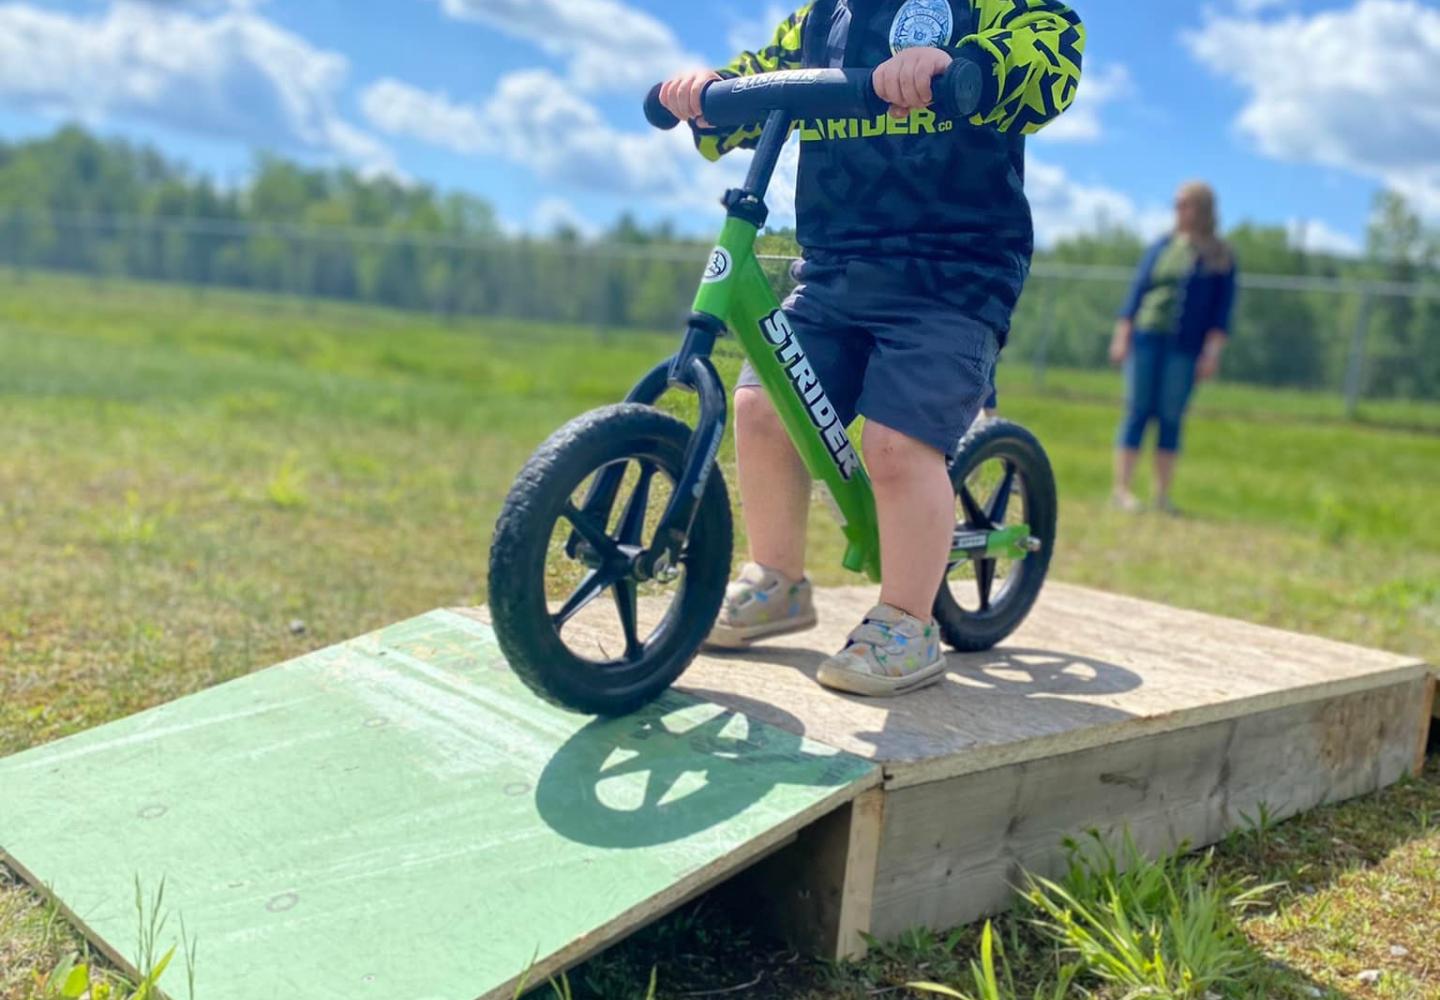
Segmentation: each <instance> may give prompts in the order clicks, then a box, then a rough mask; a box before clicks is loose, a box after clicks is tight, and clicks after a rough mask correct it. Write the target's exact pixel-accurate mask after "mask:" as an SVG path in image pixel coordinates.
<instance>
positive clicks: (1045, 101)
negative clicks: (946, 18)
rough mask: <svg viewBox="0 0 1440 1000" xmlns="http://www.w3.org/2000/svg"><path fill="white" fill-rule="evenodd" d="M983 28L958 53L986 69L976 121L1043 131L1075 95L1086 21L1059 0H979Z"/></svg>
mask: <svg viewBox="0 0 1440 1000" xmlns="http://www.w3.org/2000/svg"><path fill="white" fill-rule="evenodd" d="M976 2H977V5H978V7H979V10H980V30H979V31H978V32H976V33H975V34H973V35H969V36H967V37H965V38H962V39H961V40H960V43H959V45H958V46H957V48H958V50H959V53H960V54H961V55H963V56H966V57H968V58H970V59H973V60H974V61H975V62H977V63H979V64H980V66H981V69H982V70H983V71H984V72H985V80H986V82H985V92H984V94H983V95H982V97H981V99H980V110H979V111H978V112H976V114H975V115H974V116H973V117H972V118H971V119H970V123H971V124H972V125H980V126H989V127H991V128H995V129H998V130H999V131H1001V132H1011V131H1019V132H1020V133H1022V134H1024V135H1030V134H1032V133H1035V132H1038V131H1040V130H1041V129H1042V128H1044V127H1045V126H1046V125H1048V124H1049V123H1050V122H1052V121H1054V120H1055V119H1056V118H1057V117H1059V115H1060V113H1061V112H1062V111H1064V110H1065V109H1066V108H1068V107H1069V106H1070V105H1071V103H1072V102H1073V101H1074V100H1075V94H1076V92H1077V91H1078V89H1079V87H1080V63H1081V57H1082V55H1083V54H1084V52H1085V26H1084V25H1083V24H1082V23H1081V22H1080V17H1079V15H1077V14H1076V13H1075V11H1073V10H1072V9H1070V7H1068V6H1067V5H1065V4H1063V3H1060V2H1059V0H976Z"/></svg>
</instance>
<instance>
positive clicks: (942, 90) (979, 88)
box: [933, 58, 985, 118]
mask: <svg viewBox="0 0 1440 1000" xmlns="http://www.w3.org/2000/svg"><path fill="white" fill-rule="evenodd" d="M984 92H985V77H984V75H983V71H982V70H981V69H980V66H979V64H978V63H974V62H971V61H970V60H969V59H965V58H959V59H956V60H955V61H954V62H952V63H951V64H950V67H949V68H948V69H946V70H945V72H944V73H943V74H941V75H940V77H939V78H938V79H936V81H935V86H934V96H935V103H934V105H933V107H934V109H935V114H936V115H938V116H939V117H941V118H969V117H970V116H971V115H973V114H974V113H975V112H976V111H978V110H979V109H980V97H981V95H982V94H983V93H984Z"/></svg>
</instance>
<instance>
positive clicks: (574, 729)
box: [0, 611, 878, 1000]
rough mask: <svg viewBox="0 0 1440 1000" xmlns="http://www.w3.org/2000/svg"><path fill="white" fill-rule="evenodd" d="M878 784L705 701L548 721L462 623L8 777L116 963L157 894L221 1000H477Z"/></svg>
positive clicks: (4, 795)
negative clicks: (611, 716) (141, 897)
mask: <svg viewBox="0 0 1440 1000" xmlns="http://www.w3.org/2000/svg"><path fill="white" fill-rule="evenodd" d="M732 704H740V703H739V702H738V701H735V700H733V699H732ZM877 782H878V774H877V773H876V769H875V768H874V767H873V765H871V764H868V763H866V762H864V761H862V760H859V759H856V758H854V757H852V756H849V755H845V754H842V753H838V752H836V751H834V750H831V749H829V748H825V747H821V746H819V745H817V744H815V743H813V742H810V741H808V740H805V739H802V738H800V737H798V736H796V735H795V734H794V733H793V732H791V731H788V730H783V729H777V728H775V727H772V726H769V725H767V724H765V723H762V722H758V721H755V720H754V719H752V718H751V717H749V716H748V715H747V714H746V713H745V712H744V711H743V710H739V711H737V710H732V709H727V708H720V707H718V706H715V705H710V704H706V703H704V702H701V701H697V699H695V698H694V697H693V696H691V695H686V694H680V693H676V692H672V693H670V694H669V695H667V696H666V698H665V699H663V700H662V701H661V702H659V703H658V704H657V705H655V706H652V707H651V708H650V709H648V710H646V711H645V712H642V713H640V714H639V715H636V716H632V717H630V718H627V719H623V720H618V721H614V722H595V721H593V720H591V719H589V718H585V717H581V716H576V715H571V714H567V713H565V712H561V711H558V710H555V709H552V708H550V707H549V706H546V705H544V704H542V703H541V702H539V701H538V700H537V699H535V698H534V697H532V696H531V695H530V693H529V692H528V691H526V690H525V689H524V688H523V687H522V686H521V685H520V684H519V682H518V681H517V680H516V679H515V678H514V677H513V675H512V674H511V672H510V671H509V669H508V668H507V667H506V665H505V663H504V661H503V659H502V658H501V657H500V655H499V652H498V649H497V647H496V645H495V643H494V637H493V634H491V633H490V631H489V628H488V626H485V625H482V624H479V623H477V622H475V621H474V620H473V619H470V618H465V617H462V616H460V615H456V614H453V613H451V612H445V611H441V612H433V613H431V614H429V615H425V616H423V617H421V618H417V619H413V620H411V621H408V622H404V623H401V624H399V625H396V626H392V627H390V628H387V629H384V630H382V631H380V632H378V633H375V634H372V635H369V636H365V637H363V638H360V639H357V640H354V641H351V642H347V643H344V644H341V645H339V646H334V647H330V648H328V649H324V650H321V651H319V652H316V653H313V654H311V655H308V656H305V657H302V658H300V659H298V660H295V661H291V662H289V663H286V664H282V665H281V666H278V667H275V668H272V669H270V670H265V671H262V672H260V673H257V674H254V675H251V676H249V677H246V678H244V679H241V680H238V681H235V682H233V683H230V684H226V685H222V686H220V687H217V688H213V689H211V690H209V691H205V692H202V693H200V694H197V695H194V696H191V697H188V698H185V699H182V700H180V701H177V702H174V703H172V704H170V705H166V706H163V707H161V708H157V709H154V710H152V711H149V712H145V713H142V714H140V715H137V716H134V717H132V718H129V719H125V720H122V721H119V722H116V723H113V724H110V725H107V726H103V727H100V728H98V729H95V730H91V731H90V732H87V733H83V734H80V735H78V736H75V737H72V738H70V739H66V740H62V741H59V742H57V743H53V744H50V745H48V746H43V747H39V748H36V749H34V750H31V751H28V752H25V753H22V754H19V755H16V756H14V757H11V758H8V759H6V760H3V761H0V853H3V855H5V856H6V857H7V858H8V859H10V860H11V862H12V863H13V864H14V865H15V867H16V868H17V869H18V870H20V871H21V872H22V874H24V875H25V877H26V878H28V879H30V880H32V882H34V883H35V884H36V885H37V886H39V885H43V886H48V887H49V889H50V890H51V891H53V893H54V895H55V897H56V898H58V899H59V900H60V901H61V902H62V903H63V904H64V906H65V907H66V908H67V909H68V910H69V911H70V912H72V913H73V914H74V915H75V916H76V917H77V918H78V919H79V920H80V921H81V923H82V924H83V926H84V927H85V929H86V931H87V933H89V934H91V935H92V936H94V937H95V938H97V939H99V940H100V941H102V942H103V943H104V945H105V948H106V950H107V951H108V952H110V953H111V954H112V955H116V956H118V958H119V959H120V960H121V961H128V962H133V960H134V958H135V957H136V953H137V950H138V949H137V932H136V915H135V911H134V893H135V880H136V878H137V877H138V878H139V879H140V882H141V884H142V886H143V887H144V889H145V891H146V893H147V894H148V893H150V892H153V891H154V890H155V888H157V887H158V886H159V884H160V880H161V879H162V878H163V879H164V884H165V897H164V898H165V911H166V913H167V914H168V917H169V925H168V930H167V935H170V934H173V933H174V932H176V931H178V929H179V921H180V920H181V919H182V918H183V920H184V923H185V927H186V928H187V930H188V931H189V933H190V934H191V935H192V936H193V937H195V938H196V939H198V942H199V955H198V965H197V974H198V978H197V983H196V995H197V996H201V997H205V998H207V1000H229V998H235V1000H240V998H244V1000H265V998H271V997H276V998H282V997H283V998H285V1000H303V998H307V997H315V998H321V997H323V998H327V1000H328V998H331V997H336V996H346V997H376V998H387V1000H388V998H393V997H402V996H403V997H406V998H408V1000H420V998H445V1000H469V998H474V997H477V996H508V995H509V991H510V990H511V989H513V987H511V986H510V985H509V984H511V982H512V981H513V980H514V979H515V978H516V977H517V976H518V975H519V974H520V973H522V971H523V970H525V969H526V967H527V966H529V965H530V964H531V962H532V960H535V961H536V969H535V974H536V975H538V976H540V977H542V978H543V976H544V975H546V974H547V973H549V972H551V971H554V970H555V969H557V968H559V967H561V966H563V965H566V964H568V963H570V962H572V961H575V960H578V959H579V958H581V957H583V956H584V955H585V954H588V953H589V952H591V951H593V950H595V949H597V948H598V947H600V946H602V945H604V944H606V943H608V942H609V941H611V940H614V939H615V938H617V937H618V936H621V935H622V934H624V933H626V932H628V931H629V930H632V929H633V928H635V927H637V926H639V925H641V924H643V923H645V922H647V921H648V920H649V919H650V918H652V917H653V916H655V915H657V914H658V913H660V912H663V911H664V910H665V909H667V908H669V907H671V906H673V905H675V904H677V903H678V902H680V901H682V900H683V899H684V898H686V897H688V896H689V895H693V894H694V893H695V892H698V891H700V890H701V889H702V888H704V887H706V886H708V885H709V884H711V883H712V882H713V881H715V880H717V879H719V878H721V877H723V876H725V875H726V874H728V873H730V872H732V871H734V870H736V869H737V868H739V867H743V866H744V865H745V864H747V863H748V862H749V861H750V860H753V859H754V858H756V857H758V856H759V855H761V854H763V853H765V852H767V851H769V850H770V849H772V848H773V847H775V846H777V845H779V844H781V843H783V842H784V841H785V840H786V839H788V838H789V837H791V836H792V835H793V834H794V833H795V831H797V830H798V829H800V828H801V827H802V826H803V825H805V824H806V823H809V822H811V821H813V820H814V819H816V818H818V817H820V816H822V815H824V814H826V813H827V812H829V811H830V810H832V809H834V808H837V807H839V806H840V805H841V804H843V802H844V801H846V800H848V799H849V798H853V797H854V796H855V795H856V794H858V793H859V792H860V791H861V790H863V789H864V788H866V787H873V786H874V785H875V784H876V783H877ZM180 964H181V963H179V962H177V963H176V964H175V966H174V969H173V971H171V972H169V973H167V975H166V977H165V980H164V983H165V984H166V985H167V986H168V987H169V989H170V991H171V992H172V994H174V995H177V996H178V995H183V994H184V978H185V973H184V970H183V969H182V968H180Z"/></svg>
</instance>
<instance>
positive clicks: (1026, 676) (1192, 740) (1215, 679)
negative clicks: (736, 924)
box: [680, 584, 1434, 956]
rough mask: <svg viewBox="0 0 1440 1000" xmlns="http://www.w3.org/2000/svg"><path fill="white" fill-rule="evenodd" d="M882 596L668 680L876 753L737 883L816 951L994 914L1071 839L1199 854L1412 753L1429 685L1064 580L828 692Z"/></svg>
mask: <svg viewBox="0 0 1440 1000" xmlns="http://www.w3.org/2000/svg"><path fill="white" fill-rule="evenodd" d="M874 600H875V594H874V592H873V591H872V590H869V589H865V588H856V589H847V590H834V591H828V592H825V593H822V594H821V595H820V597H819V609H820V615H821V620H822V627H821V629H820V630H819V631H816V632H812V633H809V634H807V635H803V636H798V637H792V638H789V639H786V640H780V641H778V642H776V643H775V644H774V645H771V646H767V647H766V648H763V649H756V650H752V651H750V652H747V653H745V654H743V655H737V656H724V657H718V656H704V657H702V658H701V659H700V660H698V661H697V662H696V663H695V665H694V666H692V668H691V669H690V671H689V672H688V673H687V674H686V675H685V677H684V678H683V679H682V684H681V685H680V686H681V687H682V688H684V689H687V690H689V691H691V692H693V693H695V694H698V695H699V696H701V697H703V698H706V699H709V700H711V701H714V702H717V703H719V704H722V705H730V706H733V707H735V708H737V709H739V710H742V711H744V712H746V713H750V714H752V715H756V716H758V717H759V718H762V719H764V720H765V721H767V722H769V723H771V724H773V725H776V726H779V727H782V728H786V729H789V730H791V731H792V732H794V733H796V734H797V735H803V736H805V737H807V738H809V739H812V740H816V741H819V742H820V743H823V744H827V745H829V746H831V747H835V748H838V749H842V750H846V751H848V752H850V753H852V754H855V755H858V756H860V757H863V758H866V759H869V760H871V761H874V762H876V763H877V764H878V765H880V767H881V769H882V772H883V776H884V780H883V784H882V786H881V787H880V788H878V789H875V790H872V791H870V792H866V793H864V794H862V795H861V796H860V797H859V798H858V799H856V800H855V801H854V802H853V803H851V804H849V805H847V806H845V807H843V808H842V809H841V810H840V812H838V813H836V814H834V815H832V816H830V817H828V818H827V819H826V820H824V821H822V822H820V823H817V824H815V825H814V826H812V827H811V828H809V829H808V830H807V831H805V832H803V833H802V834H801V835H800V837H799V838H798V839H797V840H796V841H795V842H794V843H793V844H791V845H790V846H789V847H787V848H785V849H784V850H782V851H781V852H779V853H778V854H775V855H773V856H772V857H771V858H770V859H768V860H767V861H766V862H764V863H762V864H761V865H760V866H759V867H758V868H756V869H755V870H753V872H752V873H751V875H750V876H749V877H748V881H747V882H746V883H745V888H746V890H747V891H752V892H763V893H766V894H769V895H771V896H772V897H774V899H775V902H776V904H777V905H776V906H774V907H773V908H771V910H772V912H774V913H775V914H776V919H777V922H778V924H779V925H780V928H781V929H782V930H784V931H786V932H787V933H789V934H790V935H791V936H792V937H793V938H797V939H799V941H800V943H802V944H805V945H807V946H809V947H810V948H811V949H813V950H815V951H817V952H820V953H823V954H829V955H836V956H844V955H856V954H858V953H860V952H862V951H863V949H864V941H863V938H862V935H861V932H866V933H870V934H874V935H876V936H878V937H880V938H882V939H883V938H888V937H893V936H896V935H898V934H900V933H902V932H904V931H905V930H907V929H909V928H912V927H915V926H919V925H924V926H926V927H931V928H935V929H944V928H948V927H953V926H957V925H960V924H964V923H967V922H970V921H973V920H975V919H977V918H980V917H982V916H984V915H986V914H990V913H994V912H997V911H1000V910H1003V909H1004V908H1006V907H1007V906H1008V905H1009V904H1010V902H1011V900H1012V899H1013V893H1014V887H1015V886H1017V885H1018V884H1020V882H1021V879H1022V873H1023V872H1026V871H1029V872H1033V873H1036V874H1043V875H1055V874H1058V873H1059V871H1060V870H1061V866H1062V863H1063V861H1064V851H1063V849H1062V840H1063V838H1065V837H1067V836H1077V835H1082V834H1083V833H1085V832H1086V831H1088V830H1091V829H1094V830H1097V831H1099V832H1101V833H1102V834H1104V835H1106V836H1107V837H1109V838H1111V839H1112V841H1118V840H1119V839H1120V837H1121V836H1122V834H1123V831H1125V830H1127V829H1128V830H1129V831H1130V833H1131V835H1132V836H1133V837H1134V840H1135V842H1136V843H1137V845H1138V846H1139V847H1140V848H1141V849H1142V850H1143V851H1144V852H1146V853H1147V854H1152V855H1153V854H1158V853H1161V852H1166V851H1170V850H1173V849H1174V848H1176V847H1178V846H1180V845H1182V844H1187V843H1188V844H1190V845H1191V846H1195V847H1199V846H1203V845H1207V844H1211V843H1213V842H1215V841H1217V840H1219V839H1221V838H1222V837H1223V836H1224V835H1225V834H1226V833H1227V832H1228V831H1230V830H1233V829H1235V828H1237V827H1243V826H1245V825H1246V824H1247V823H1249V822H1250V821H1251V819H1253V818H1254V817H1258V816H1259V815H1260V814H1261V810H1262V809H1264V810H1265V811H1266V813H1267V814H1268V815H1269V816H1271V817H1274V818H1285V817H1288V816H1291V815H1294V814H1295V813H1298V812H1300V811H1302V810H1306V809H1310V808H1313V807H1315V806H1317V805H1320V804H1322V803H1328V802H1336V801H1340V800H1343V799H1348V798H1352V797H1354V796H1358V795H1362V794H1365V793H1367V792H1373V791H1375V790H1377V789H1380V788H1383V787H1385V786H1387V785H1389V784H1392V783H1393V782H1395V781H1397V780H1398V779H1399V778H1400V777H1401V776H1403V775H1404V774H1406V773H1407V772H1411V771H1417V770H1418V769H1419V768H1420V767H1421V766H1422V765H1423V754H1424V746H1425V739H1426V735H1427V733H1428V729H1429V721H1430V717H1431V704H1432V701H1433V698H1434V682H1433V680H1432V679H1431V677H1430V674H1429V671H1428V670H1427V668H1426V667H1425V665H1424V664H1423V663H1421V662H1420V661H1418V660H1416V659H1414V658H1412V657H1405V656H1397V655H1393V654H1389V653H1382V652H1376V651H1374V650H1368V649H1362V648H1358V647H1355V646H1351V645H1346V644H1343V643H1338V642H1332V641H1328V640H1324V639H1317V638H1313V637H1309V636H1303V635H1296V634H1292V633H1288V632H1283V631H1279V630H1276V629H1270V628H1263V627H1259V626H1255V625H1249V624H1245V623H1242V622H1236V621H1230V620H1225V619H1221V618H1217V617H1213V616H1210V615H1204V614H1198V613H1194V612H1188V611H1180V610H1176V609H1173V608H1169V607H1164V606H1161V605H1158V604H1153V603H1149V602H1145V601H1140V600H1135V599H1131V598H1126V597H1119V596H1114V595H1110V594H1104V593H1099V592H1096V591H1092V590H1085V589H1081V588H1077V587H1072V586H1064V585H1060V584H1052V585H1050V586H1048V587H1047V588H1046V592H1045V595H1044V597H1043V599H1042V601H1041V604H1040V605H1039V606H1038V607H1037V609H1036V611H1035V613H1034V614H1033V615H1032V617H1031V619H1030V621H1029V622H1028V623H1027V624H1026V626H1025V627H1024V628H1023V629H1021V630H1020V632H1018V633H1017V634H1016V635H1015V636H1014V637H1013V639H1012V640H1011V641H1010V642H1008V643H1007V644H1005V645H1004V646H1003V647H1002V648H999V649H996V650H994V651H993V652H991V653H988V654H981V655H973V656H959V655H956V656H953V664H954V666H953V669H952V670H951V672H950V674H949V675H948V676H947V678H946V680H945V682H944V683H942V684H940V685H938V686H936V687H933V688H930V689H928V690H927V691H923V692H919V693H916V694H913V695H910V696H907V697H903V698H899V699H894V700H888V701H871V700H864V699H860V698H851V697H846V696H842V695H837V694H834V693H831V692H827V691H824V690H823V689H821V688H819V686H818V685H817V684H816V683H815V680H814V674H815V669H816V667H817V666H818V664H819V663H820V662H821V660H822V659H823V658H824V656H825V655H826V654H828V653H829V652H830V651H831V650H833V649H835V648H838V647H839V645H841V640H842V638H843V634H844V632H845V631H846V630H847V629H848V628H849V627H851V626H852V625H853V624H854V623H855V622H856V621H858V620H859V618H860V617H861V615H862V614H863V613H864V612H865V611H866V610H867V609H868V608H869V607H870V606H871V605H872V604H873V603H874ZM757 909H765V908H757Z"/></svg>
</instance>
